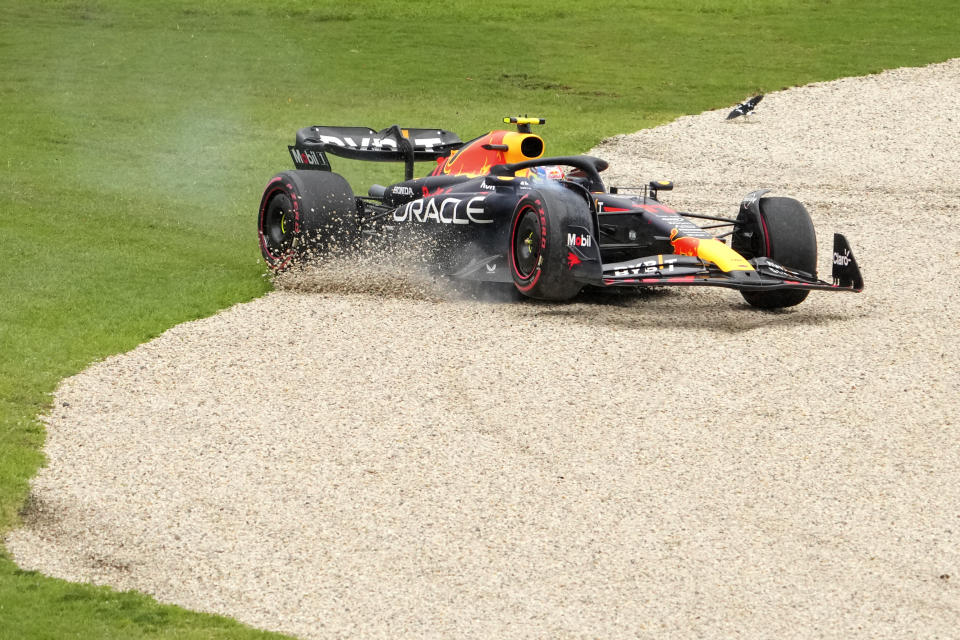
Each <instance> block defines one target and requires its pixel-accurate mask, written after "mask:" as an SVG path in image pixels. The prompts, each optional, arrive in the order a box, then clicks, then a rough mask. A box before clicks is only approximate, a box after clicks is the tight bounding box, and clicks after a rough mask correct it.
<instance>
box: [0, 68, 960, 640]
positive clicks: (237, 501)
mask: <svg viewBox="0 0 960 640" xmlns="http://www.w3.org/2000/svg"><path fill="white" fill-rule="evenodd" d="M745 97H746V96H745ZM727 111H728V109H723V110H718V111H711V112H706V113H703V114H700V115H696V116H689V117H683V118H680V119H679V120H677V121H675V122H672V123H670V124H668V125H665V126H662V127H658V128H656V129H652V130H647V131H641V132H638V133H634V134H629V135H621V136H616V137H614V138H611V139H609V140H606V141H604V142H603V143H602V144H601V145H600V146H599V147H598V148H596V149H594V150H592V151H591V152H590V153H592V154H594V155H598V156H601V157H603V158H606V159H607V160H609V161H610V164H611V169H610V170H609V171H608V172H607V174H606V176H605V177H606V179H607V182H608V184H613V185H624V186H629V185H642V184H645V183H646V182H647V181H649V180H651V179H660V178H667V179H673V180H674V181H675V182H676V187H677V188H676V191H674V192H671V193H665V194H663V196H664V198H663V199H664V201H665V202H666V203H668V204H671V205H673V206H676V207H678V208H680V209H681V210H698V211H701V212H704V213H716V214H734V213H735V212H736V209H737V206H738V203H739V201H740V199H741V198H742V197H743V196H744V195H745V194H746V193H747V192H748V191H751V190H753V189H756V188H771V189H775V194H776V195H790V196H795V197H798V198H799V199H800V200H801V201H803V202H804V203H805V204H806V205H807V206H808V208H809V210H810V211H811V214H812V216H813V219H814V223H815V225H816V228H817V231H818V235H819V238H820V245H821V247H820V264H819V268H820V270H821V273H822V274H829V270H830V248H831V244H830V234H831V233H832V232H833V231H839V232H842V233H844V234H845V235H847V237H848V238H849V240H850V242H851V244H852V246H853V249H854V251H855V252H856V255H857V258H858V260H859V262H860V264H861V266H862V270H863V274H864V278H865V280H866V287H867V288H866V291H865V292H864V293H862V294H859V295H854V294H828V293H816V292H815V293H812V294H811V295H810V297H809V298H808V299H807V301H806V302H804V303H803V304H802V305H800V306H799V307H796V308H794V309H791V310H785V311H779V312H761V311H758V310H754V309H751V308H749V307H748V306H747V305H746V304H745V303H744V302H743V301H742V299H741V298H740V296H739V295H738V294H737V293H736V292H733V291H726V290H712V289H711V290H689V289H682V290H657V291H651V292H646V293H643V294H640V295H631V296H603V295H587V296H584V297H583V298H582V299H579V300H578V301H577V302H575V303H573V304H566V305H551V304H540V303H534V302H516V301H505V300H502V299H497V298H495V297H491V298H488V299H475V298H473V297H471V296H470V295H469V292H467V293H464V292H462V291H461V292H457V291H451V290H450V289H449V288H447V287H445V286H443V284H442V283H438V282H435V281H433V280H431V279H430V278H428V277H426V276H422V277H421V276H416V275H413V276H410V275H406V273H407V272H408V271H409V269H406V268H404V267H403V265H401V264H397V263H395V262H392V261H391V260H387V259H382V260H381V259H370V260H369V261H367V262H364V263H361V264H359V265H358V264H355V263H352V262H350V261H331V262H329V263H327V264H321V265H318V266H317V267H315V268H312V269H308V270H306V271H304V272H302V273H296V274H291V275H288V276H284V277H283V278H280V279H279V280H278V282H277V286H278V288H277V290H276V291H275V292H273V293H270V294H269V295H267V296H265V297H263V298H261V299H259V300H255V301H253V302H250V303H248V304H243V305H237V306H235V307H232V308H231V309H228V310H226V311H224V312H222V313H220V314H218V315H216V316H214V317H212V318H207V319H204V320H199V321H196V322H190V323H186V324H183V325H180V326H177V327H174V328H172V329H170V330H169V331H167V332H166V333H164V334H163V335H162V336H160V337H159V338H157V339H155V340H153V341H151V342H149V343H146V344H144V345H141V346H139V347H137V348H136V349H134V350H133V351H131V352H129V353H125V354H122V355H118V356H114V357H110V358H107V359H105V360H103V361H101V362H98V363H96V364H94V365H92V366H91V367H90V368H88V369H87V370H86V371H84V372H82V373H80V374H78V375H76V376H73V377H71V378H68V379H66V380H64V381H63V383H62V384H61V386H60V388H59V389H58V390H57V392H56V400H55V402H54V406H53V409H52V410H51V411H50V413H49V415H47V416H46V417H45V418H44V419H45V422H46V424H47V430H48V437H47V443H46V448H45V452H46V455H47V459H48V464H47V466H46V467H44V468H43V469H42V470H41V471H40V473H39V474H38V475H37V476H36V478H35V479H34V480H33V485H32V494H31V497H30V500H29V502H28V504H27V506H26V508H25V519H24V526H23V528H21V529H19V530H16V531H13V532H11V533H10V534H9V536H8V537H7V539H6V545H7V548H8V550H9V551H10V553H11V554H12V555H13V557H14V558H15V560H16V562H17V563H18V564H19V565H20V566H21V567H23V568H24V569H33V570H38V571H42V572H44V573H46V574H49V575H53V576H57V577H60V578H65V579H68V580H74V581H82V582H94V583H98V584H109V585H113V586H115V587H117V588H119V589H137V590H140V591H144V592H147V593H150V594H153V595H155V596H156V597H157V598H158V599H160V600H161V601H164V602H172V603H177V604H180V605H183V606H186V607H189V608H191V609H198V610H203V611H211V612H217V613H222V614H226V615H229V616H233V617H235V618H237V619H239V620H242V621H244V622H247V623H250V624H253V625H255V626H258V627H263V628H268V629H274V630H279V631H284V632H288V633H292V634H296V635H299V636H302V637H304V638H336V637H365V638H396V637H425V638H426V637H438V638H439V637H444V638H449V637H458V638H473V637H476V638H494V637H496V638H526V637H570V638H572V637H587V636H589V637H627V636H629V637H640V638H700V637H734V636H736V637H747V638H772V637H776V638H871V639H873V638H904V637H911V638H945V637H956V635H957V633H958V629H960V580H957V578H956V576H958V575H960V552H958V549H960V468H958V466H960V439H958V438H957V428H958V425H960V416H958V398H960V367H958V360H960V357H958V356H960V353H958V347H957V345H958V344H960V321H958V317H960V294H958V288H957V284H956V282H957V278H956V274H957V273H960V234H958V233H956V231H955V227H956V225H957V214H958V210H957V202H958V200H960V180H958V177H957V176H958V171H960V59H955V60H950V61H947V62H944V63H941V64H934V65H930V66H928V67H924V68H916V69H896V70H892V71H887V72H884V73H880V74H878V75H873V76H868V77H863V78H851V79H843V80H839V81H835V82H825V83H817V84H812V85H808V86H804V87H799V88H794V89H789V90H785V91H780V92H776V93H771V94H768V95H767V96H766V97H765V98H764V100H763V102H762V103H761V104H760V106H759V107H758V109H757V113H756V115H753V116H750V117H748V118H740V119H737V120H733V121H729V122H728V121H725V120H724V118H725V116H726V113H727ZM545 133H546V135H547V137H548V139H549V132H548V131H547V132H545ZM827 277H829V276H828V275H827Z"/></svg>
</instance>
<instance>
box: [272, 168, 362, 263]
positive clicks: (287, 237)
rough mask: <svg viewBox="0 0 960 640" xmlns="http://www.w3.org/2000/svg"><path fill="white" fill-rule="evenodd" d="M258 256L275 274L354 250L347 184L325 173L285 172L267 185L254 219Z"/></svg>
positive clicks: (353, 210) (353, 212) (354, 221)
mask: <svg viewBox="0 0 960 640" xmlns="http://www.w3.org/2000/svg"><path fill="white" fill-rule="evenodd" d="M257 234H258V236H259V240H260V253H261V254H262V255H263V259H264V260H265V261H266V263H267V265H268V266H269V267H270V268H271V269H274V270H276V271H282V270H284V269H286V268H288V267H289V266H291V265H293V264H296V263H299V262H302V261H304V260H305V259H307V258H308V257H310V256H312V255H315V254H316V255H325V254H327V253H330V252H332V251H336V250H349V249H352V248H353V247H354V246H355V245H356V242H357V238H358V237H359V235H360V228H359V216H358V215H357V202H356V199H355V198H354V196H353V190H352V189H351V188H350V185H349V184H348V183H347V181H346V180H345V179H344V178H343V176H340V175H338V174H336V173H331V172H329V171H315V170H309V171H284V172H283V173H280V174H277V175H276V176H274V177H273V178H271V179H270V182H268V183H267V187H266V189H265V190H264V192H263V197H262V198H261V199H260V213H259V215H258V216H257Z"/></svg>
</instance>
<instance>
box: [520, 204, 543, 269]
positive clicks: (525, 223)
mask: <svg viewBox="0 0 960 640" xmlns="http://www.w3.org/2000/svg"><path fill="white" fill-rule="evenodd" d="M540 233H541V230H540V215H539V214H538V213H537V211H536V210H535V209H534V208H533V207H527V208H526V209H524V211H523V212H521V213H520V219H519V221H518V222H517V226H516V231H515V232H514V235H513V263H514V265H516V270H517V274H518V275H519V276H520V277H521V278H527V277H529V276H530V274H532V273H533V272H534V270H535V269H536V268H537V265H538V264H540V248H541V245H542V239H541V237H540Z"/></svg>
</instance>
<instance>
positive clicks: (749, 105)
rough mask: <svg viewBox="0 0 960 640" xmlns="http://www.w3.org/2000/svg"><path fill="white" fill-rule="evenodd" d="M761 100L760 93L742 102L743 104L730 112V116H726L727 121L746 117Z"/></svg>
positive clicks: (761, 95)
mask: <svg viewBox="0 0 960 640" xmlns="http://www.w3.org/2000/svg"><path fill="white" fill-rule="evenodd" d="M761 100H763V94H762V93H761V94H760V95H758V96H753V97H752V98H750V99H749V100H744V101H743V102H741V103H740V104H738V105H737V106H735V107H734V108H733V111H731V112H730V114H729V115H727V120H733V119H734V118H737V117H739V116H745V115H747V114H748V113H750V112H751V111H753V110H754V109H755V108H756V107H757V105H758V104H760V101H761Z"/></svg>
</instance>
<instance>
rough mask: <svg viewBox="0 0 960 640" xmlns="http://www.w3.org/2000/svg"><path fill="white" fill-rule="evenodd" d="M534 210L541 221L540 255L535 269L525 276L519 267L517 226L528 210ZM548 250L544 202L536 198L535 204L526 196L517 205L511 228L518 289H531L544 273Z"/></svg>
mask: <svg viewBox="0 0 960 640" xmlns="http://www.w3.org/2000/svg"><path fill="white" fill-rule="evenodd" d="M529 210H532V211H535V212H536V214H537V219H538V220H539V221H540V255H539V256H538V258H537V265H536V266H535V267H534V268H533V271H531V272H530V274H528V275H526V276H524V275H523V274H521V273H520V270H519V269H518V268H517V260H516V251H517V249H516V247H517V245H516V239H517V227H518V226H519V225H520V220H521V219H523V217H524V214H526V212H527V211H529ZM546 250H547V216H546V212H545V211H544V210H543V203H542V202H541V201H540V200H534V202H533V204H531V203H530V202H529V198H524V199H522V200H520V203H519V205H517V213H516V214H514V216H513V228H512V229H511V230H510V269H511V271H513V275H514V278H515V279H514V284H515V285H516V286H517V289H519V290H520V291H529V290H530V289H532V288H533V287H534V286H536V284H537V282H538V281H539V280H540V276H541V275H542V274H543V254H544V252H546Z"/></svg>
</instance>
